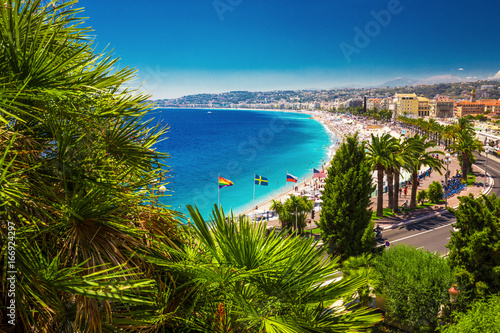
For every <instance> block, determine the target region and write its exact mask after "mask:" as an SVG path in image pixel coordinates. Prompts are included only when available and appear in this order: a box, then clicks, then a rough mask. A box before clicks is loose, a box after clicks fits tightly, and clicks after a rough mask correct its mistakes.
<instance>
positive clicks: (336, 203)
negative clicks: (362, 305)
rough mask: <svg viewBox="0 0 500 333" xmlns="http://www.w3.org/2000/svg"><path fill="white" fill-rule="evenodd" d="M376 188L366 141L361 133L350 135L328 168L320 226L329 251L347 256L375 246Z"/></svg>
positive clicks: (343, 257)
mask: <svg viewBox="0 0 500 333" xmlns="http://www.w3.org/2000/svg"><path fill="white" fill-rule="evenodd" d="M373 189H374V187H373V185H372V178H371V165H370V163H369V161H368V159H367V158H366V155H365V145H364V143H359V142H358V135H357V133H356V134H354V135H352V136H347V137H346V138H345V139H344V142H343V143H342V144H341V145H340V147H339V149H337V152H336V153H335V156H334V158H333V160H332V162H331V165H330V167H329V168H328V177H327V178H326V181H325V186H324V191H323V196H322V199H323V205H322V210H321V217H320V221H319V227H320V228H321V237H322V239H323V242H324V243H325V244H326V246H327V249H328V252H329V253H332V254H334V255H340V256H341V259H342V260H344V259H346V258H348V257H350V256H356V255H360V254H362V253H364V252H369V251H371V250H372V249H373V247H374V245H375V240H374V233H373V223H371V222H370V221H371V214H372V212H371V209H369V206H370V200H371V198H370V196H371V193H372V192H373Z"/></svg>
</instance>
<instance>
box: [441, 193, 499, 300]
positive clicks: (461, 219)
mask: <svg viewBox="0 0 500 333" xmlns="http://www.w3.org/2000/svg"><path fill="white" fill-rule="evenodd" d="M459 200H460V204H459V206H458V208H457V209H456V210H454V209H451V208H449V209H450V211H451V212H453V214H455V217H456V223H455V224H454V228H455V231H454V232H452V235H451V238H450V242H449V243H448V245H447V247H448V248H449V249H450V252H449V257H450V262H451V264H452V266H453V267H454V268H455V274H456V276H457V278H458V282H459V287H460V288H461V293H460V296H461V298H462V300H463V302H465V303H470V302H471V300H474V299H477V298H484V297H487V296H489V295H491V294H496V293H499V292H500V198H498V197H496V195H495V194H491V195H489V196H485V195H482V196H481V197H479V198H474V196H473V195H472V194H470V195H469V196H464V197H459Z"/></svg>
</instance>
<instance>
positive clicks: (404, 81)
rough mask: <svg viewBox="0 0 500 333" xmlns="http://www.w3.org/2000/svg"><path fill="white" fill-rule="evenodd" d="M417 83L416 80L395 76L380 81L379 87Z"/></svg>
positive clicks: (394, 86) (395, 86)
mask: <svg viewBox="0 0 500 333" xmlns="http://www.w3.org/2000/svg"><path fill="white" fill-rule="evenodd" d="M417 83H418V81H417V80H413V79H405V78H402V77H397V78H395V79H394V80H391V81H387V82H384V83H382V84H381V85H380V86H379V87H381V88H385V87H389V88H397V87H405V86H413V85H414V84H417Z"/></svg>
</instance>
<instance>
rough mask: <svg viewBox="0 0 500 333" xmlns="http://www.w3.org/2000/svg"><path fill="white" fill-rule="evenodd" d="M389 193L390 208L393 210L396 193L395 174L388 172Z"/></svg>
mask: <svg viewBox="0 0 500 333" xmlns="http://www.w3.org/2000/svg"><path fill="white" fill-rule="evenodd" d="M386 173H387V193H388V195H389V205H388V206H387V207H389V208H390V209H392V207H393V201H394V191H393V183H394V173H393V172H392V171H387V172H386Z"/></svg>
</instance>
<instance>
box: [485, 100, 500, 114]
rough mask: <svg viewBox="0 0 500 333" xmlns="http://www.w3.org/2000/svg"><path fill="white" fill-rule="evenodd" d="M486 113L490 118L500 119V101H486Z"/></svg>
mask: <svg viewBox="0 0 500 333" xmlns="http://www.w3.org/2000/svg"><path fill="white" fill-rule="evenodd" d="M481 102H483V103H484V112H485V113H486V116H487V117H488V118H500V100H494V99H492V100H484V101H481Z"/></svg>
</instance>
